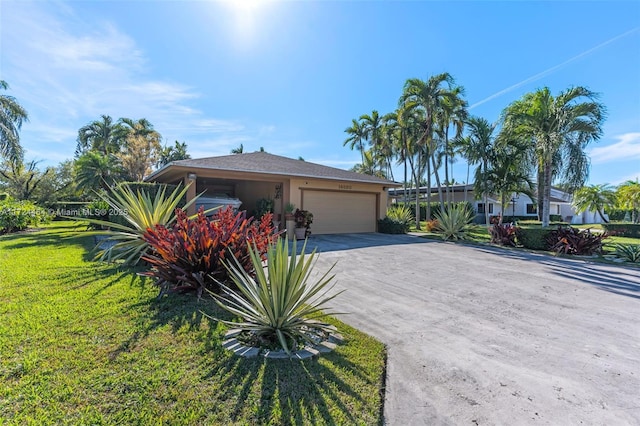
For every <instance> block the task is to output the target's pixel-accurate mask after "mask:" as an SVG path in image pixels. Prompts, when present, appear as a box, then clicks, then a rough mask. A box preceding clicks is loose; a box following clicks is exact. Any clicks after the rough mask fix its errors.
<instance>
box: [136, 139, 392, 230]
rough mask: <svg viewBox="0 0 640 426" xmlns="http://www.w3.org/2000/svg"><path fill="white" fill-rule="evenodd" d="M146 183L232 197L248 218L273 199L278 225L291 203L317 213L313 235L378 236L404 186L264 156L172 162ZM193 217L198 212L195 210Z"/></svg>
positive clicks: (188, 196)
mask: <svg viewBox="0 0 640 426" xmlns="http://www.w3.org/2000/svg"><path fill="white" fill-rule="evenodd" d="M145 180H146V181H148V182H161V183H170V184H185V185H186V184H189V183H193V184H192V185H191V186H190V187H189V190H188V192H187V199H188V200H190V199H192V198H194V197H195V196H196V194H200V193H203V196H204V197H218V198H222V197H228V198H233V199H236V200H237V201H238V203H240V202H241V203H242V204H241V207H240V209H242V210H247V211H248V213H249V214H252V212H253V211H254V210H255V209H256V204H257V202H258V200H259V199H262V198H270V199H272V200H274V208H273V210H274V216H275V218H274V219H275V220H277V221H280V220H282V218H283V216H284V207H285V205H286V204H287V203H293V204H294V205H295V206H296V208H300V209H303V210H308V211H309V212H311V213H312V214H313V224H312V225H311V230H312V232H313V233H314V234H340V233H352V232H354V233H355V232H376V230H377V222H378V219H381V218H384V217H385V215H386V213H387V203H388V200H389V197H388V190H389V189H390V188H394V187H399V186H400V184H398V183H396V182H392V181H389V180H386V179H380V178H378V177H375V176H369V175H364V174H360V173H355V172H351V171H347V170H342V169H338V168H334V167H328V166H323V165H320V164H315V163H310V162H308V161H304V160H301V159H300V160H296V159H292V158H287V157H282V156H278V155H273V154H269V153H266V152H252V153H246V154H232V155H225V156H220V157H208V158H197V159H189V160H179V161H173V162H171V163H168V164H166V165H164V166H163V167H161V168H160V169H158V170H156V171H154V172H153V173H151V174H150V175H149V176H148V177H147V178H146V179H145ZM189 213H190V214H193V213H195V207H192V208H191V210H190V211H189ZM282 226H285V225H284V224H283V225H282Z"/></svg>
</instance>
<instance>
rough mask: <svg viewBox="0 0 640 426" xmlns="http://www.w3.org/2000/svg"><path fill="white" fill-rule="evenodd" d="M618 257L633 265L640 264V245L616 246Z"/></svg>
mask: <svg viewBox="0 0 640 426" xmlns="http://www.w3.org/2000/svg"><path fill="white" fill-rule="evenodd" d="M614 247H615V249H616V253H615V254H616V256H618V257H619V258H621V259H624V260H625V261H627V262H631V263H640V244H616V245H614Z"/></svg>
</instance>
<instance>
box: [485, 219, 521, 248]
mask: <svg viewBox="0 0 640 426" xmlns="http://www.w3.org/2000/svg"><path fill="white" fill-rule="evenodd" d="M489 235H491V243H493V244H499V245H501V246H511V247H515V246H516V227H515V226H514V225H512V224H510V223H503V224H500V223H495V224H493V225H492V226H491V227H490V228H489Z"/></svg>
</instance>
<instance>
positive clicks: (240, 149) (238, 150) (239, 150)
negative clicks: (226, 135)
mask: <svg viewBox="0 0 640 426" xmlns="http://www.w3.org/2000/svg"><path fill="white" fill-rule="evenodd" d="M243 152H244V146H243V145H242V144H240V146H239V147H237V148H233V149H232V150H231V153H232V154H242V153H243Z"/></svg>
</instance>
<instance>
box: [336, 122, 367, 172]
mask: <svg viewBox="0 0 640 426" xmlns="http://www.w3.org/2000/svg"><path fill="white" fill-rule="evenodd" d="M344 131H345V133H347V134H348V135H349V137H348V138H347V139H345V141H344V143H343V144H342V146H346V145H349V149H351V150H353V149H354V148H357V149H358V151H360V157H361V158H362V163H364V142H365V141H366V140H367V135H366V130H365V126H364V123H362V122H361V121H357V120H356V119H352V120H351V127H347V128H346V129H344Z"/></svg>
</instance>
